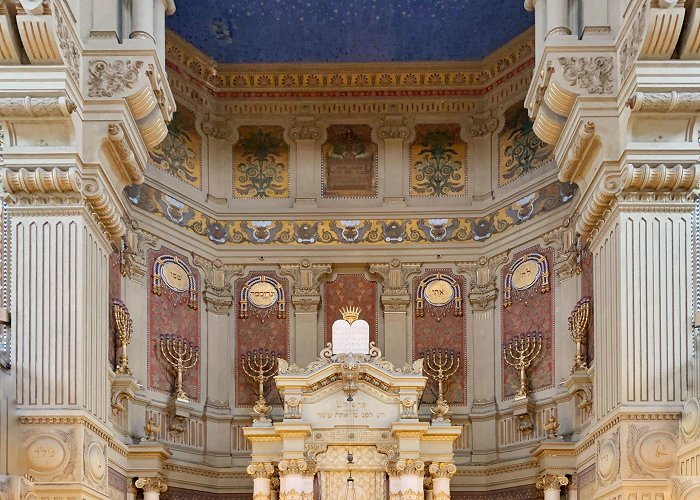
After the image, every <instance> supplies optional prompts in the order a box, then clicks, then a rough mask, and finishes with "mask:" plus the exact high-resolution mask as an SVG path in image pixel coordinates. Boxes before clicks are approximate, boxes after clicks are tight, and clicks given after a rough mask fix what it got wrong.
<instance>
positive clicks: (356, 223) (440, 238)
mask: <svg viewBox="0 0 700 500" xmlns="http://www.w3.org/2000/svg"><path fill="white" fill-rule="evenodd" d="M575 192H576V186H575V185H574V184H569V183H562V182H559V181H556V182H553V183H552V184H549V185H548V186H545V187H543V188H541V189H538V190H537V191H534V192H533V193H530V194H528V195H526V196H523V197H522V198H520V199H519V200H516V201H514V202H512V203H510V204H508V205H506V206H504V207H501V208H499V209H498V210H495V211H493V212H490V213H488V214H484V215H483V216H479V217H454V218H444V219H427V218H426V219H424V218H413V219H399V220H396V219H342V220H337V219H316V220H250V219H228V220H217V219H215V218H213V217H211V216H210V215H208V214H206V213H203V212H200V211H199V210H196V209H194V208H192V207H190V206H188V205H186V204H184V203H183V202H181V201H180V200H178V199H176V198H175V197H173V196H172V195H169V194H165V193H163V192H161V191H158V190H157V189H155V188H153V187H151V186H149V185H147V184H141V185H135V186H128V187H127V188H125V194H126V197H127V199H128V200H129V202H130V203H131V204H132V205H134V206H136V207H138V208H140V209H141V210H144V211H146V212H150V213H152V214H155V215H157V216H160V217H163V218H164V219H167V220H169V221H170V222H172V223H173V224H175V225H177V226H180V227H183V228H186V229H189V230H190V231H192V232H193V233H195V234H197V235H199V236H201V237H203V238H206V239H207V240H209V241H212V242H213V243H215V244H217V245H223V244H234V245H241V244H243V245H246V244H248V245H251V244H252V245H270V244H287V245H289V244H292V245H334V244H335V245H338V244H340V245H343V244H345V245H347V244H372V245H399V244H406V243H409V244H411V243H413V244H416V243H418V244H421V243H458V242H465V241H486V240H488V239H489V238H491V237H492V236H494V235H497V234H500V233H503V232H505V231H507V230H508V229H510V228H511V227H513V226H517V225H519V224H523V223H525V222H527V221H529V220H531V219H534V218H535V217H537V216H539V215H541V214H544V213H547V212H551V211H552V210H556V209H557V208H559V207H561V206H563V205H565V204H567V203H569V202H570V201H571V199H572V198H573V195H574V193H575Z"/></svg>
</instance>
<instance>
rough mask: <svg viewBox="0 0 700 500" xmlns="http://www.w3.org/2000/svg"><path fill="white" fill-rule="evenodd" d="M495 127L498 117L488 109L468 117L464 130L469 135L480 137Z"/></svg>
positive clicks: (496, 126)
mask: <svg viewBox="0 0 700 500" xmlns="http://www.w3.org/2000/svg"><path fill="white" fill-rule="evenodd" d="M497 128H498V119H497V118H496V116H495V114H494V112H493V110H489V111H486V112H484V113H480V114H478V115H474V116H471V117H469V118H468V121H467V127H466V130H467V135H468V136H469V137H481V136H484V135H487V134H491V133H493V132H495V131H496V129H497Z"/></svg>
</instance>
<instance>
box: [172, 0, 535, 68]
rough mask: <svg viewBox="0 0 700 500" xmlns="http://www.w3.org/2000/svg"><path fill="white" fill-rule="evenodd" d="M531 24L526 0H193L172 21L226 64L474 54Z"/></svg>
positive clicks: (186, 36)
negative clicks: (526, 8) (523, 0)
mask: <svg viewBox="0 0 700 500" xmlns="http://www.w3.org/2000/svg"><path fill="white" fill-rule="evenodd" d="M533 23H534V16H533V15H532V13H530V12H526V11H525V10H524V8H523V2H522V1H521V0H346V1H342V2H341V1H337V0H333V1H331V0H254V1H250V0H248V1H246V0H196V1H192V0H190V1H184V2H178V3H177V11H176V12H175V14H174V15H173V16H170V17H169V18H168V20H167V24H168V27H169V28H170V29H172V30H173V31H174V32H175V33H177V34H178V35H180V36H181V37H183V38H184V39H185V40H187V41H188V42H190V43H191V44H193V45H194V46H195V47H197V48H199V49H200V50H202V51H203V52H205V53H206V54H208V55H209V56H210V57H212V58H213V59H215V60H216V61H218V62H220V63H284V62H387V61H460V60H476V59H481V58H483V57H485V56H487V55H488V54H490V53H491V52H493V51H494V50H495V49H497V48H498V47H500V46H501V45H503V44H505V43H506V42H508V41H509V40H511V39H512V38H513V37H515V36H516V35H518V34H520V33H522V32H523V31H525V30H526V29H527V28H529V27H530V26H531V25H533Z"/></svg>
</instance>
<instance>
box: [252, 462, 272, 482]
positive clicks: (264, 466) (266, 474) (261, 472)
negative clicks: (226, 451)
mask: <svg viewBox="0 0 700 500" xmlns="http://www.w3.org/2000/svg"><path fill="white" fill-rule="evenodd" d="M246 472H247V473H248V474H249V475H251V476H252V477H253V479H260V478H263V479H270V478H271V477H272V475H273V474H274V473H275V466H274V465H272V464H271V463H270V462H253V463H251V464H249V465H248V467H247V469H246Z"/></svg>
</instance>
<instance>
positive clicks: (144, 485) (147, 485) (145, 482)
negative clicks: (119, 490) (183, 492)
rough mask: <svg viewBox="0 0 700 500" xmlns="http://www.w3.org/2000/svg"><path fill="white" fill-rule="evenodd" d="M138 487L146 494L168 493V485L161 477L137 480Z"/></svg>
mask: <svg viewBox="0 0 700 500" xmlns="http://www.w3.org/2000/svg"><path fill="white" fill-rule="evenodd" d="M136 487H137V488H141V489H142V490H143V491H145V492H158V493H163V492H165V491H168V485H167V484H165V480H164V479H161V478H159V477H140V478H139V479H137V480H136Z"/></svg>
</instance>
